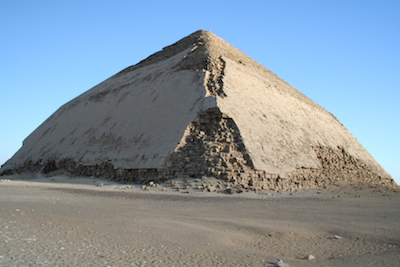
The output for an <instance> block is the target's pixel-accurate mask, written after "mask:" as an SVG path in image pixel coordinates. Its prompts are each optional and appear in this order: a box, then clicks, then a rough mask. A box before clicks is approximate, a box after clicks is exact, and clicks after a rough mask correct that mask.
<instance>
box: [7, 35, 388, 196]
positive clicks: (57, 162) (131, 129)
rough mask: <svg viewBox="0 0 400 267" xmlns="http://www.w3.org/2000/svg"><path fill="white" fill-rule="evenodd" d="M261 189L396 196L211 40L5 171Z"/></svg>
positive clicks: (263, 76)
mask: <svg viewBox="0 0 400 267" xmlns="http://www.w3.org/2000/svg"><path fill="white" fill-rule="evenodd" d="M26 171H29V172H42V173H50V174H51V173H54V172H57V171H66V172H69V173H70V174H72V175H84V176H100V177H108V178H112V179H114V180H118V181H127V182H134V181H136V182H146V181H149V180H168V179H172V178H177V177H197V178H201V177H204V176H212V177H216V178H219V179H223V180H225V181H227V182H229V183H230V184H232V185H237V186H241V187H245V188H255V189H272V190H294V189H299V188H312V187H325V186H329V185H337V184H349V183H350V184H368V185H382V186H389V187H390V186H393V185H395V183H394V181H393V179H392V178H391V177H390V175H389V174H388V173H387V172H386V171H385V170H384V169H383V168H382V167H381V166H380V165H379V164H378V163H377V162H376V161H375V159H374V158H373V157H372V156H371V155H370V154H369V153H368V152H367V151H366V149H365V148H363V147H362V145H361V144H360V143H359V142H358V141H357V140H356V139H355V138H354V137H353V136H352V135H351V133H350V132H349V131H348V130H347V129H346V128H345V127H344V126H343V125H342V124H341V123H340V122H339V121H338V120H337V119H336V118H335V117H334V116H333V115H332V114H331V113H329V112H328V111H326V110H325V109H324V108H322V107H321V106H319V105H318V104H316V103H314V102H313V101H312V100H310V99H309V98H307V97H306V96H304V95H303V94H302V93H300V92H299V91H298V90H296V89H295V88H293V87H291V86H290V85H289V84H287V83H286V82H285V81H283V80H282V79H280V78H279V77H278V76H276V75H275V74H274V73H272V72H271V71H269V70H268V69H267V68H265V67H263V66H262V65H260V64H258V63H257V62H256V61H254V60H253V59H251V58H250V57H248V56H247V55H245V54H244V53H242V52H241V51H239V50H238V49H236V48H234V47H233V46H231V45H230V44H228V43H227V42H226V41H224V40H222V39H221V38H219V37H217V36H215V35H214V34H213V33H211V32H208V31H203V30H200V31H197V32H195V33H193V34H191V35H189V36H187V37H185V38H183V39H182V40H180V41H178V42H176V43H175V44H173V45H170V46H167V47H165V48H164V49H163V50H162V51H160V52H157V53H155V54H153V55H151V56H150V57H148V58H146V59H144V60H143V61H141V62H139V63H138V64H136V65H134V66H131V67H128V68H126V69H124V70H122V71H120V72H119V73H117V74H115V75H114V76H112V77H110V78H109V79H107V80H105V81H104V82H102V83H100V84H98V85H97V86H95V87H93V88H92V89H90V90H88V91H86V92H85V93H83V94H81V95H80V96H78V97H76V98H75V99H73V100H71V101H70V102H68V103H66V104H65V105H63V106H62V107H60V108H59V109H58V110H57V111H56V112H55V113H54V114H52V115H51V116H50V117H49V118H48V119H47V120H46V121H45V122H43V123H42V125H40V126H39V127H38V128H37V129H36V130H35V131H34V132H33V133H32V134H30V135H29V136H28V137H27V138H26V139H25V140H24V142H23V146H22V147H21V149H20V150H19V151H17V153H16V154H15V155H14V156H13V157H12V158H11V159H9V160H8V161H7V162H6V163H5V164H4V165H3V166H2V168H1V170H0V172H1V173H2V174H12V173H21V172H26Z"/></svg>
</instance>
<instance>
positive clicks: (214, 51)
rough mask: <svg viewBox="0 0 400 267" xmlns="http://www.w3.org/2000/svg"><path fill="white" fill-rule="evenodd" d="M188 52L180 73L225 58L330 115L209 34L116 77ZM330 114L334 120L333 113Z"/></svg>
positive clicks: (199, 34) (193, 37)
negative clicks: (271, 81)
mask: <svg viewBox="0 0 400 267" xmlns="http://www.w3.org/2000/svg"><path fill="white" fill-rule="evenodd" d="M185 50H187V51H188V52H187V53H186V54H185V56H184V57H183V58H182V59H181V60H180V61H179V63H178V64H177V65H176V66H175V69H176V70H177V71H178V70H184V69H187V70H209V71H212V70H213V69H215V68H216V67H217V65H218V61H220V59H221V58H226V59H229V60H231V61H234V62H236V63H238V64H241V65H243V66H246V67H247V68H251V69H252V70H253V71H256V72H261V73H264V75H268V76H269V78H270V79H274V80H275V82H277V83H282V84H284V85H285V86H282V90H285V91H287V93H289V94H291V95H292V96H293V97H295V98H297V99H298V100H300V101H303V102H305V103H307V104H308V105H312V106H314V107H315V108H318V109H320V110H321V111H323V112H327V111H326V110H325V109H324V108H322V107H321V106H319V105H318V104H316V103H315V102H313V101H312V100H311V99H309V98H308V97H306V96H305V95H304V94H302V93H301V92H299V91H298V90H296V89H294V88H293V87H291V86H290V85H289V84H288V83H286V82H285V81H284V80H283V79H281V78H279V77H278V76H277V75H276V74H275V73H273V72H271V71H270V70H269V69H267V68H266V67H265V66H263V65H261V64H259V63H258V62H257V61H255V60H254V59H252V58H250V57H249V56H247V55H246V54H245V53H243V52H242V51H240V50H239V49H237V48H236V47H234V46H232V45H231V44H229V43H228V42H226V41H225V40H223V39H222V38H220V37H218V36H217V35H215V34H214V33H212V32H210V31H206V30H198V31H196V32H194V33H192V34H190V35H189V36H187V37H184V38H183V39H181V40H179V41H178V42H176V43H174V44H171V45H169V46H166V47H164V48H163V49H162V50H161V51H159V52H156V53H154V54H152V55H151V56H149V57H148V58H146V59H144V60H142V61H140V62H139V63H137V64H136V65H133V66H130V67H128V68H126V69H124V70H122V71H120V72H119V73H117V74H116V75H117V76H119V75H122V74H125V73H127V72H130V71H133V70H136V69H138V68H142V67H144V66H147V65H151V64H155V63H158V62H160V61H163V60H165V59H167V58H170V57H173V56H175V55H177V54H179V53H182V52H183V51H185ZM328 113H329V112H328ZM329 114H330V115H331V116H332V117H334V116H333V115H332V114H331V113H329ZM334 118H335V117H334ZM335 119H336V118H335Z"/></svg>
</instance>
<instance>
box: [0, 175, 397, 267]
mask: <svg viewBox="0 0 400 267" xmlns="http://www.w3.org/2000/svg"><path fill="white" fill-rule="evenodd" d="M1 178H2V179H3V180H2V181H1V182H0V266H275V264H274V262H275V261H276V260H277V259H278V258H281V259H282V260H283V261H284V262H285V263H286V264H288V265H290V266H399V265H400V205H399V204H400V194H399V193H394V192H385V191H383V190H355V189H351V190H350V189H348V188H333V189H329V190H328V189H325V190H313V191H307V192H305V191H303V192H293V193H277V192H265V193H259V194H256V193H251V192H245V193H241V194H234V195H230V194H223V193H210V192H200V191H196V190H182V189H174V188H172V187H170V186H168V185H158V186H157V187H151V186H149V189H150V190H149V191H146V190H144V189H142V188H141V185H135V184H132V185H122V184H116V183H112V182H109V181H101V180H97V179H96V180H95V179H90V178H85V179H84V178H69V177H66V176H58V177H53V178H36V179H25V180H21V179H19V180H11V181H10V180H4V179H10V178H11V177H4V176H3V177H1ZM14 178H15V177H14ZM17 178H18V177H17ZM187 192H190V193H187ZM308 255H313V256H314V257H315V259H314V260H308V259H305V257H307V256H308Z"/></svg>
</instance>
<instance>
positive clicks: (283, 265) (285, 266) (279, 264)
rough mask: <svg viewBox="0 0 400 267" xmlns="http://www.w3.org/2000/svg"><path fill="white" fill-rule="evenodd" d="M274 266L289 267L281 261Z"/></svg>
mask: <svg viewBox="0 0 400 267" xmlns="http://www.w3.org/2000/svg"><path fill="white" fill-rule="evenodd" d="M274 264H275V266H277V267H289V266H290V265H289V264H287V263H285V262H283V260H282V259H278V260H277V261H276V262H275V263H274Z"/></svg>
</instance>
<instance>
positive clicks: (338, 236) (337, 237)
mask: <svg viewBox="0 0 400 267" xmlns="http://www.w3.org/2000/svg"><path fill="white" fill-rule="evenodd" d="M334 238H335V239H341V238H342V237H341V236H340V235H335V236H334Z"/></svg>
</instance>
